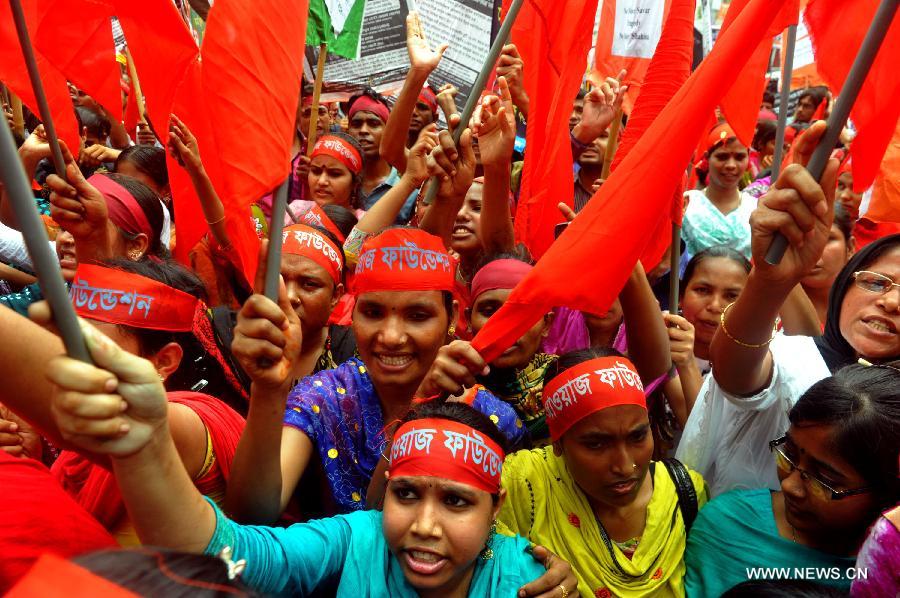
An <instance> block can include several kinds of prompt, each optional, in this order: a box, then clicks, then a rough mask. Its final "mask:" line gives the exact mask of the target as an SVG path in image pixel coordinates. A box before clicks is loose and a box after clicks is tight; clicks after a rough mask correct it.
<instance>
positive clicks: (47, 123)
mask: <svg viewBox="0 0 900 598" xmlns="http://www.w3.org/2000/svg"><path fill="white" fill-rule="evenodd" d="M9 8H10V10H11V11H12V16H13V21H15V23H16V33H17V35H18V37H19V45H20V46H21V47H22V56H23V57H24V58H25V66H26V68H27V69H28V77H29V78H30V79H31V88H32V90H34V97H35V99H36V100H37V105H38V112H40V115H41V120H42V121H43V123H44V131H45V132H46V133H47V141H48V142H49V144H50V156H51V158H53V168H54V169H55V170H56V174H57V175H59V176H61V177H62V178H63V179H65V178H66V163H65V161H64V160H63V156H62V150H61V149H60V147H59V137H57V135H56V126H55V125H54V124H53V118H52V117H51V115H50V105H49V104H48V103H47V95H46V94H45V93H44V84H43V83H42V82H41V74H40V71H38V66H37V60H36V59H35V57H34V48H33V47H32V45H31V37H30V36H29V34H28V25H27V24H26V23H25V13H24V12H23V11H22V3H21V2H20V1H19V0H9Z"/></svg>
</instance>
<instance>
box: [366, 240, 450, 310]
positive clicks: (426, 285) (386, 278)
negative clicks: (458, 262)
mask: <svg viewBox="0 0 900 598" xmlns="http://www.w3.org/2000/svg"><path fill="white" fill-rule="evenodd" d="M454 270H455V268H454V264H453V261H452V260H451V259H450V255H449V254H448V253H447V249H446V248H445V247H444V243H443V241H441V239H440V238H438V237H436V236H434V235H430V234H428V233H426V232H425V231H423V230H420V229H417V228H391V229H388V230H386V231H384V232H383V233H381V234H380V235H378V236H375V237H372V238H371V239H368V240H367V241H366V242H365V243H364V244H363V246H362V251H361V252H360V254H359V261H358V262H357V265H356V273H355V276H354V278H353V292H354V294H356V295H361V294H362V293H369V292H373V291H449V292H451V293H452V292H453V291H454V290H455V288H456V276H455V272H454Z"/></svg>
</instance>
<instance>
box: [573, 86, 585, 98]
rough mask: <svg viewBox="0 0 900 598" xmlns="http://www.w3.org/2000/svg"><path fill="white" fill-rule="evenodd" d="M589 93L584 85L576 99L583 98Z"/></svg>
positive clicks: (579, 89)
mask: <svg viewBox="0 0 900 598" xmlns="http://www.w3.org/2000/svg"><path fill="white" fill-rule="evenodd" d="M587 94H588V92H587V91H586V90H585V89H584V88H583V87H579V88H578V94H577V95H576V96H575V99H576V100H583V99H584V98H585V96H587Z"/></svg>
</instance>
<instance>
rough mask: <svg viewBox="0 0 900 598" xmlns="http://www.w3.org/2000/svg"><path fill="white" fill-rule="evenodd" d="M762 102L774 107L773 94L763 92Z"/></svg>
mask: <svg viewBox="0 0 900 598" xmlns="http://www.w3.org/2000/svg"><path fill="white" fill-rule="evenodd" d="M762 101H763V102H765V103H766V104H772V105H773V106H774V105H775V94H774V93H772V92H771V91H768V90H767V91H764V92H763V99H762Z"/></svg>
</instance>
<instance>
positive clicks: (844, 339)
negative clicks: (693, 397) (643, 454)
mask: <svg viewBox="0 0 900 598" xmlns="http://www.w3.org/2000/svg"><path fill="white" fill-rule="evenodd" d="M823 125H824V123H820V124H816V125H814V126H813V127H811V128H810V129H809V131H808V132H807V134H806V135H804V136H803V140H801V142H800V147H799V148H798V149H797V154H798V156H800V157H801V158H802V157H804V156H807V155H808V154H809V153H810V151H811V148H813V147H815V144H816V143H818V139H819V137H820V136H821V133H822V131H823V130H824V126H823ZM837 166H838V164H837V161H836V160H832V162H831V163H830V164H829V167H828V168H827V169H826V173H825V176H824V177H823V179H822V184H821V186H820V185H819V183H817V182H816V181H815V180H813V178H812V177H811V176H810V175H809V173H808V172H807V171H806V170H805V169H804V168H801V167H800V166H799V165H791V166H790V167H788V168H787V169H785V170H784V171H783V172H782V174H781V176H780V177H779V179H778V181H777V182H776V184H775V185H773V187H772V189H771V190H770V191H769V192H768V193H767V194H766V195H765V196H764V197H763V198H762V199H761V200H760V203H759V207H758V208H757V209H756V210H755V211H754V213H753V216H752V217H751V228H752V230H753V240H752V245H753V263H754V267H753V270H752V271H751V272H750V275H749V277H748V278H747V283H746V286H745V287H744V290H743V292H742V293H741V296H740V297H739V298H738V299H737V301H735V302H734V303H733V304H731V305H729V306H728V307H727V308H726V309H725V310H724V312H723V313H722V316H721V320H720V326H719V330H718V332H717V333H716V336H715V338H714V339H713V342H712V344H711V346H710V361H711V362H712V363H713V364H714V366H713V370H712V373H713V375H712V376H710V377H708V378H707V380H706V381H705V382H704V386H703V388H701V389H700V393H699V394H698V398H697V402H696V403H695V405H694V408H693V409H692V411H691V414H690V417H689V418H688V421H687V424H686V426H685V430H684V434H683V436H682V439H681V443H680V445H679V447H678V452H677V454H676V457H677V458H678V459H679V460H680V461H682V462H683V463H684V464H685V465H687V466H688V467H690V468H692V469H694V470H696V471H698V472H700V473H701V474H702V475H703V477H704V479H706V481H707V483H708V484H709V488H710V492H711V494H712V495H713V496H716V495H718V494H721V493H723V492H726V491H728V490H731V489H734V488H763V487H768V488H770V489H772V490H777V489H778V488H779V484H778V477H777V475H776V469H775V466H774V464H773V463H772V460H771V458H770V456H769V455H768V454H767V452H766V451H765V450H764V447H765V443H766V442H768V441H769V440H771V439H773V438H776V437H778V436H780V435H781V434H782V433H784V430H786V429H787V427H788V424H789V422H788V417H787V414H788V411H789V410H790V408H791V406H792V405H793V404H794V403H795V402H796V401H797V399H798V398H799V397H800V396H801V395H802V394H803V393H804V392H805V391H806V390H807V389H809V387H810V386H812V385H813V384H815V383H816V382H818V381H819V380H821V379H823V378H826V377H827V376H829V375H830V374H831V373H833V372H835V371H837V370H838V369H840V368H841V367H843V366H846V365H848V364H852V363H855V362H856V361H857V360H858V359H860V358H863V359H865V360H867V361H869V362H872V363H884V362H886V361H889V360H892V359H897V358H898V356H900V284H898V283H900V235H893V236H890V237H884V238H882V239H880V240H878V241H876V242H874V243H872V244H870V245H868V246H866V247H865V248H864V249H863V250H862V251H860V252H859V253H857V254H856V255H854V256H853V258H852V259H851V260H850V261H849V262H848V263H847V265H846V266H845V267H844V268H843V269H842V270H841V271H840V273H839V274H838V276H837V278H836V279H835V283H834V286H833V288H832V291H831V295H830V298H829V307H828V317H827V324H826V327H825V333H824V335H823V336H820V337H808V336H785V335H782V334H778V335H773V332H772V331H773V328H774V324H775V318H776V316H777V315H778V313H779V310H780V309H781V307H782V304H783V303H784V301H785V299H786V298H787V296H788V294H789V293H790V292H791V291H792V289H794V287H796V286H797V285H798V284H799V283H800V281H801V280H803V279H804V278H805V277H806V276H807V275H808V274H809V273H810V272H811V271H812V270H813V268H814V267H815V265H816V263H817V262H818V261H819V258H820V257H821V255H822V252H823V250H824V248H825V245H826V243H827V241H828V236H829V233H830V231H831V225H832V221H833V219H834V210H833V200H834V195H833V190H834V178H835V176H836V174H837ZM777 232H781V233H782V234H784V235H785V236H786V237H787V238H788V240H789V246H788V248H787V251H786V253H785V255H784V258H783V259H782V260H781V262H780V264H778V265H774V266H773V265H770V264H767V263H766V260H765V256H766V251H767V249H768V247H769V245H770V244H771V242H772V240H773V238H774V235H775V233H777ZM760 447H763V449H761V448H760Z"/></svg>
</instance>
